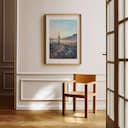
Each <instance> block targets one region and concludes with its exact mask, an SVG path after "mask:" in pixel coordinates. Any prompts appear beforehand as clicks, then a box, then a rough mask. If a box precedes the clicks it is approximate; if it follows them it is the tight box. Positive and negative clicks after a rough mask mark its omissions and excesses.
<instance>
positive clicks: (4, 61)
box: [2, 0, 15, 63]
mask: <svg viewBox="0 0 128 128" xmlns="http://www.w3.org/2000/svg"><path fill="white" fill-rule="evenodd" d="M5 1H6V0H3V57H2V58H3V63H14V62H15V61H14V60H7V59H6V56H5V49H6V47H5V39H6V34H5V26H6V24H5V23H6V22H5V21H6V19H5Z"/></svg>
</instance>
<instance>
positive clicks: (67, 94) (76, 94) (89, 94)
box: [64, 91, 96, 98]
mask: <svg viewBox="0 0 128 128" xmlns="http://www.w3.org/2000/svg"><path fill="white" fill-rule="evenodd" d="M64 95H66V96H70V97H74V96H77V97H80V98H84V97H85V93H84V92H80V91H67V92H65V93H64ZM88 96H89V97H91V96H96V93H94V92H89V93H88Z"/></svg>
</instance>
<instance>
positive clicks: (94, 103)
mask: <svg viewBox="0 0 128 128" xmlns="http://www.w3.org/2000/svg"><path fill="white" fill-rule="evenodd" d="M93 93H96V84H93ZM95 112H96V96H93V113H95Z"/></svg>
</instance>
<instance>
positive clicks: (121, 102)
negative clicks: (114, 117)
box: [118, 98, 124, 128]
mask: <svg viewBox="0 0 128 128" xmlns="http://www.w3.org/2000/svg"><path fill="white" fill-rule="evenodd" d="M118 113H119V127H120V128H124V100H123V99H122V98H119V110H118Z"/></svg>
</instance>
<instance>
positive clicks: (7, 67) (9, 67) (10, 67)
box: [0, 65, 15, 69]
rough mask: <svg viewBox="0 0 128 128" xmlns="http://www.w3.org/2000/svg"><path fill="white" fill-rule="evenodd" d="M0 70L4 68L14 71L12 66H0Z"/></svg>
mask: <svg viewBox="0 0 128 128" xmlns="http://www.w3.org/2000/svg"><path fill="white" fill-rule="evenodd" d="M0 68H2V69H3V68H6V69H14V68H15V67H14V66H5V65H3V66H1V65H0Z"/></svg>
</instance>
